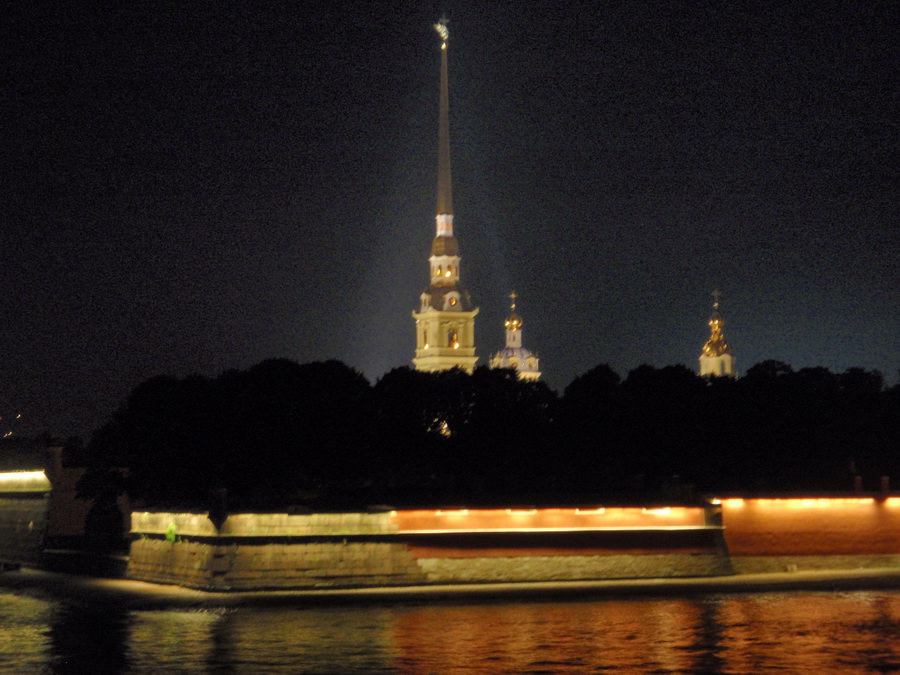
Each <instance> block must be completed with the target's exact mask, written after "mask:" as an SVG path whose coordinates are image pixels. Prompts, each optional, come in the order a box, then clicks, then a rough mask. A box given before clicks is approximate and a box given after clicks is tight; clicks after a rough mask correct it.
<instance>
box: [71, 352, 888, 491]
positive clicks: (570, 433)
mask: <svg viewBox="0 0 900 675" xmlns="http://www.w3.org/2000/svg"><path fill="white" fill-rule="evenodd" d="M898 447H900V385H898V386H896V387H893V388H891V389H887V388H886V387H885V384H884V380H883V378H882V377H881V375H880V374H879V373H877V372H869V371H865V370H861V369H858V368H853V369H850V370H848V371H846V372H844V373H841V374H834V373H831V372H829V371H828V370H826V369H824V368H804V369H801V370H799V371H796V372H795V371H794V370H793V369H792V368H791V367H790V366H788V365H786V364H783V363H780V362H777V361H765V362H762V363H759V364H757V365H755V366H753V367H752V368H751V369H750V370H749V371H748V372H747V375H746V376H745V377H744V378H742V379H739V380H734V379H731V378H712V379H705V378H700V377H698V376H696V375H695V374H694V373H693V372H691V371H690V370H688V369H687V368H685V367H683V366H669V367H665V368H659V369H657V368H653V367H651V366H646V365H645V366H640V367H639V368H636V369H635V370H633V371H631V372H630V373H629V374H628V376H627V377H626V378H625V379H624V380H622V379H621V378H620V377H619V376H618V375H617V374H616V373H615V372H614V371H613V370H612V369H611V368H609V366H606V365H600V366H597V367H595V368H593V369H592V370H590V371H588V372H587V373H585V374H584V375H582V376H580V377H578V378H576V379H575V380H574V381H573V382H572V383H571V384H570V385H569V386H568V387H567V388H566V390H565V392H564V393H563V396H562V397H557V395H556V394H555V393H554V392H552V391H551V390H550V389H548V388H547V386H546V385H544V384H543V383H540V382H537V383H534V382H524V381H522V380H519V379H518V378H517V377H516V374H515V373H514V372H513V371H511V370H502V369H497V370H492V369H488V368H478V369H476V370H475V372H474V373H473V374H471V375H468V374H466V373H464V372H462V371H460V370H451V371H446V372H442V373H434V374H429V373H420V372H416V371H414V370H411V369H409V368H398V369H395V370H393V371H391V372H389V373H387V374H386V375H385V376H384V377H382V378H381V379H380V380H379V381H378V382H377V383H375V385H374V386H372V385H370V384H369V383H368V382H367V381H366V380H365V378H363V377H362V376H361V375H360V374H359V373H357V372H356V371H354V370H352V369H351V368H349V367H347V366H345V365H344V364H342V363H339V362H336V361H326V362H316V363H308V364H303V365H300V364H296V363H293V362H291V361H287V360H270V361H264V362H263V363H260V364H258V365H257V366H254V367H253V368H250V369H249V370H247V371H230V372H227V373H224V374H223V375H222V376H220V377H218V378H216V379H207V378H202V377H188V378H184V379H176V378H170V377H156V378H153V379H150V380H148V381H146V382H144V383H143V384H141V385H139V386H138V387H137V388H136V389H135V390H134V391H133V392H132V393H131V395H130V396H129V397H128V400H127V401H126V403H125V405H124V406H123V408H122V409H121V410H120V411H118V412H117V413H116V414H115V415H114V416H113V419H112V420H111V421H110V422H109V423H107V424H106V425H105V426H104V427H102V428H101V429H99V430H98V431H97V432H96V433H95V434H94V436H93V438H92V440H91V442H90V443H89V444H88V446H87V448H86V449H85V451H84V452H85V454H86V456H87V457H88V459H89V461H90V463H91V466H92V469H91V471H89V472H88V473H87V474H86V475H85V477H84V479H83V480H82V482H81V485H80V489H81V491H82V493H83V494H85V495H86V496H103V497H104V498H105V499H108V498H109V495H110V494H114V493H116V492H118V491H122V490H127V491H128V492H130V493H131V494H132V495H133V496H135V497H138V498H142V499H144V500H145V501H146V503H148V504H149V505H154V506H173V507H175V506H177V507H194V508H197V507H201V508H202V507H206V506H208V504H209V495H211V494H215V495H220V496H221V495H222V494H227V502H228V507H229V508H231V509H237V508H290V507H309V508H360V507H364V506H365V505H368V504H387V503H390V504H400V505H403V504H405V505H413V504H426V503H441V504H451V503H458V504H468V505H479V504H483V505H487V504H502V503H520V504H525V503H527V504H539V503H564V502H574V501H585V500H587V501H597V500H616V499H622V500H634V499H657V498H667V499H691V498H692V497H693V496H697V495H699V494H700V493H703V492H711V491H723V492H728V491H741V492H746V491H755V492H760V491H763V492H765V491H804V490H805V491H842V490H849V489H851V488H852V486H853V482H854V477H855V476H861V477H862V480H863V481H864V485H865V487H867V488H869V489H876V488H877V487H878V484H879V481H880V477H881V476H888V475H892V476H894V477H896V478H900V453H898V451H897V448H898ZM123 469H127V470H124V471H123ZM223 491H224V492H223Z"/></svg>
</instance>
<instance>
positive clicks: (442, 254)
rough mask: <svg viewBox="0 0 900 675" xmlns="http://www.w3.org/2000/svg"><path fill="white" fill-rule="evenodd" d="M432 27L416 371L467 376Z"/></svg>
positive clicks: (471, 363) (469, 349) (469, 315)
mask: <svg viewBox="0 0 900 675" xmlns="http://www.w3.org/2000/svg"><path fill="white" fill-rule="evenodd" d="M435 29H436V30H437V32H438V34H439V35H440V37H441V81H440V112H439V117H438V189H437V215H436V217H435V220H436V232H435V237H434V240H433V241H432V243H431V257H430V258H429V259H428V263H429V267H430V277H431V283H430V284H429V285H428V287H427V288H426V289H425V290H424V291H423V292H422V295H420V296H419V311H417V312H413V314H412V315H413V319H415V321H416V355H415V358H413V365H414V366H415V368H416V370H424V371H437V370H448V369H450V368H456V367H458V368H462V369H463V370H466V371H467V372H470V373H471V372H472V371H473V370H474V368H475V363H476V362H477V361H478V357H477V356H476V355H475V315H476V314H478V308H477V307H473V306H472V299H471V298H470V297H469V293H468V292H467V291H466V290H465V289H464V288H463V287H462V286H461V285H460V256H459V244H458V243H457V241H456V237H455V236H453V191H452V184H451V179H450V85H449V78H448V74H447V43H448V41H449V39H450V34H449V31H448V30H447V20H446V19H441V20H440V21H439V22H438V23H437V24H436V25H435Z"/></svg>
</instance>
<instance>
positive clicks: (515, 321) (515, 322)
mask: <svg viewBox="0 0 900 675" xmlns="http://www.w3.org/2000/svg"><path fill="white" fill-rule="evenodd" d="M503 325H504V326H506V330H519V329H521V328H522V319H521V318H520V317H519V315H518V314H516V313H515V312H513V313H512V314H510V315H509V316H508V317H507V318H506V321H504V322H503Z"/></svg>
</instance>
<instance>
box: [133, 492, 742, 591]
mask: <svg viewBox="0 0 900 675" xmlns="http://www.w3.org/2000/svg"><path fill="white" fill-rule="evenodd" d="M132 536H133V542H132V546H131V557H130V562H129V569H128V574H129V576H130V577H132V578H135V579H142V580H146V581H155V582H161V583H176V584H181V585H185V586H192V587H197V588H211V589H233V590H241V589H243V590H246V589H260V588H329V587H349V586H404V585H410V584H423V583H459V582H473V583H477V582H490V581H548V580H576V579H601V578H622V577H668V576H698V575H712V574H724V573H727V572H729V571H730V568H728V565H727V559H726V558H725V556H723V555H722V549H721V546H720V542H721V530H720V529H718V528H715V527H707V526H706V524H705V523H704V510H703V509H702V508H691V509H685V508H680V507H675V508H667V509H641V508H639V507H638V508H630V509H618V508H616V509H608V510H607V509H587V510H581V509H539V510H513V509H494V510H489V509H484V510H472V511H468V510H454V511H441V510H419V511H391V512H385V513H337V514H311V515H289V514H233V515H230V516H229V517H228V518H227V519H226V520H225V522H224V523H223V525H222V527H221V529H220V530H218V531H216V528H215V526H214V525H213V524H212V522H211V521H210V520H209V518H207V517H206V515H205V514H172V513H134V514H133V515H132Z"/></svg>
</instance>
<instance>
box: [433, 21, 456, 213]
mask: <svg viewBox="0 0 900 675" xmlns="http://www.w3.org/2000/svg"><path fill="white" fill-rule="evenodd" d="M434 28H435V30H436V31H437V32H438V34H439V35H440V36H441V98H440V104H441V109H440V118H439V122H438V193H437V214H438V215H442V214H452V213H453V191H452V188H451V184H450V85H449V78H448V76H447V41H448V40H449V39H450V33H449V31H448V30H447V19H446V18H442V19H441V20H440V21H438V23H436V24H435V25H434Z"/></svg>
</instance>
